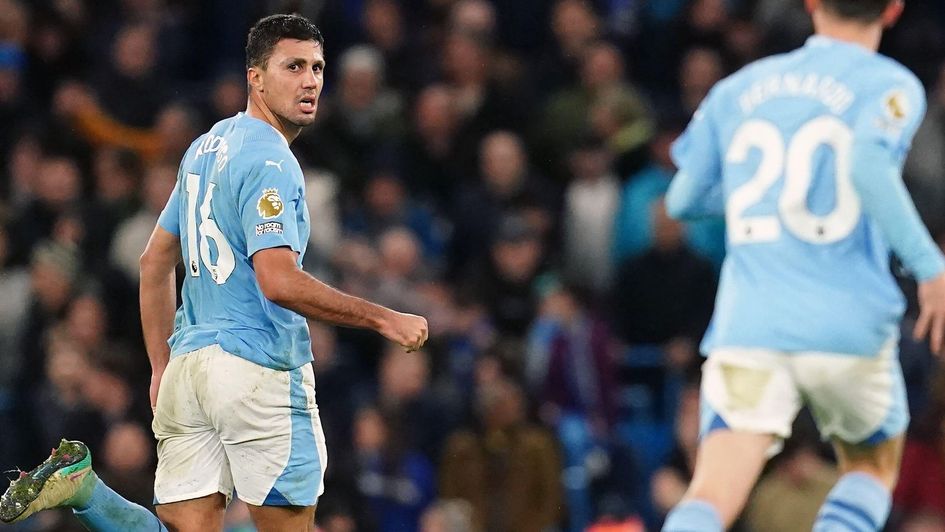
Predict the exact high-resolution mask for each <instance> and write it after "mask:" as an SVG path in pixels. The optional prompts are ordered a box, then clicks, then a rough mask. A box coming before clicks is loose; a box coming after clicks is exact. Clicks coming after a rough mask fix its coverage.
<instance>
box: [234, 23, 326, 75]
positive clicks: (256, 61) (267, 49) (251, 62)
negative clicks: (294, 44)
mask: <svg viewBox="0 0 945 532" xmlns="http://www.w3.org/2000/svg"><path fill="white" fill-rule="evenodd" d="M282 39H297V40H300V41H315V42H317V43H318V44H319V46H321V48H322V49H323V50H324V48H325V38H324V37H322V32H321V31H320V30H319V29H318V26H316V25H315V24H313V23H312V21H310V20H309V19H307V18H305V17H303V16H302V15H297V14H292V15H269V16H268V17H265V18H261V19H259V21H258V22H256V24H255V25H254V26H253V27H252V28H251V29H250V30H249V36H248V37H247V38H246V68H251V67H254V66H263V67H264V68H265V65H266V63H267V62H268V61H269V57H271V56H272V49H273V48H275V47H276V43H278V42H279V41H281V40H282Z"/></svg>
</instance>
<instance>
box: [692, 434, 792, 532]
mask: <svg viewBox="0 0 945 532" xmlns="http://www.w3.org/2000/svg"><path fill="white" fill-rule="evenodd" d="M775 441H776V437H775V436H773V435H771V434H752V433H747V432H739V431H733V430H728V429H722V430H716V431H713V432H712V433H710V434H709V435H708V436H706V437H705V438H704V439H703V440H702V442H700V444H699V452H698V455H697V458H696V468H695V471H694V472H693V475H692V482H691V483H690V484H689V490H688V491H687V492H686V498H687V499H699V500H702V501H706V502H709V503H711V504H712V505H713V506H714V507H715V508H716V509H717V510H718V511H719V514H720V516H721V518H722V521H723V523H724V524H725V526H726V527H727V526H729V525H731V524H732V522H733V521H735V518H736V517H738V514H739V513H741V511H742V508H743V507H744V506H745V502H746V501H747V500H748V495H749V494H750V493H751V490H752V488H753V487H754V485H755V482H757V480H758V476H759V475H760V474H761V471H762V469H763V468H764V466H765V463H766V462H767V461H768V456H769V454H770V453H769V450H770V449H771V447H772V445H773V444H774V443H775Z"/></svg>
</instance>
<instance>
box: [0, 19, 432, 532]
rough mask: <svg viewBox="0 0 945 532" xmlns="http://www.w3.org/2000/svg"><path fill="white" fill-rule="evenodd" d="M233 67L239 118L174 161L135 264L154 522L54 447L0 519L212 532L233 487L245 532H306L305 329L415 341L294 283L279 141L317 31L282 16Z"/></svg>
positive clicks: (302, 116) (295, 183) (316, 465)
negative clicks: (68, 517)
mask: <svg viewBox="0 0 945 532" xmlns="http://www.w3.org/2000/svg"><path fill="white" fill-rule="evenodd" d="M246 56H247V65H246V66H247V82H248V85H249V87H248V89H249V102H248V106H247V110H246V112H245V113H240V114H238V115H237V116H234V117H232V118H228V119H226V120H223V121H221V122H219V123H217V124H216V125H214V126H213V128H211V130H210V131H209V132H208V133H206V134H204V135H202V136H201V137H200V138H198V139H197V140H196V141H195V142H194V143H193V144H192V145H191V147H190V149H188V150H187V153H186V154H185V155H184V159H183V161H182V162H181V166H180V172H179V174H178V183H177V186H176V188H175V189H174V191H173V193H172V195H171V197H170V199H169V200H168V203H167V206H166V207H165V209H164V212H163V213H162V214H161V216H160V219H159V221H158V226H157V227H156V228H155V229H154V232H153V234H152V236H151V239H150V241H149V243H148V246H147V249H146V250H145V252H144V254H143V255H142V257H141V294H140V298H141V321H142V327H143V329H144V336H145V344H146V347H147V351H148V356H149V358H150V360H151V367H152V378H151V405H152V407H154V408H155V414H154V422H153V429H154V433H155V436H156V437H157V440H158V467H157V472H156V475H155V477H156V478H155V488H154V492H155V502H156V504H157V513H158V516H160V521H159V520H158V519H157V518H156V517H155V516H154V515H152V514H150V513H149V512H147V511H146V510H145V509H144V508H142V507H140V506H137V505H134V504H132V503H130V502H128V501H125V500H124V499H122V498H121V497H120V496H118V495H117V494H116V493H115V492H113V491H112V490H110V489H109V488H108V487H107V486H105V484H103V483H102V482H101V481H100V480H99V479H98V477H97V476H96V475H95V473H94V472H93V471H92V469H91V457H90V455H89V452H88V449H87V448H86V447H85V446H84V445H83V444H82V443H81V442H66V441H65V440H64V441H63V443H62V444H60V447H59V449H56V450H54V452H53V454H52V456H50V458H49V459H48V460H47V461H46V462H44V463H43V464H42V465H40V466H39V467H37V468H36V469H34V470H33V471H31V472H30V473H28V474H27V473H24V475H23V477H22V478H21V479H20V480H18V481H16V482H14V483H13V485H11V487H10V489H8V490H7V492H6V493H5V494H4V496H3V498H2V500H0V519H2V520H4V521H8V522H9V521H19V520H21V519H24V518H26V517H28V516H30V515H32V514H33V513H35V512H37V511H40V510H43V509H46V508H51V507H57V506H69V507H72V508H73V510H74V511H75V514H76V515H77V516H78V517H79V519H80V520H81V521H82V522H83V524H84V525H85V526H86V527H88V528H89V529H90V530H97V531H106V532H112V531H123V532H128V531H139V530H141V531H143V530H167V529H168V528H169V529H171V530H177V531H194V532H197V531H200V532H203V531H208V530H222V528H223V513H224V510H225V508H226V504H227V503H228V501H229V499H230V498H231V497H232V494H233V491H234V488H235V491H236V493H237V494H238V496H239V498H240V499H242V500H243V501H245V502H246V503H247V504H248V505H249V507H250V513H251V515H252V518H253V521H254V522H255V523H256V526H257V528H258V530H261V531H283V530H314V517H313V516H314V510H315V504H316V501H317V499H318V497H319V495H321V493H322V491H323V489H324V484H323V478H324V473H325V467H326V465H327V458H326V453H325V438H324V434H323V433H322V429H321V423H320V421H319V417H318V408H317V406H316V404H315V389H314V385H315V382H314V375H313V373H312V367H311V364H310V362H311V361H312V352H311V343H310V339H309V331H308V326H307V323H306V318H310V319H316V320H324V321H328V322H331V323H335V324H338V325H345V326H352V327H363V328H370V329H373V330H376V331H377V332H379V333H380V334H382V335H383V336H384V337H386V338H387V339H389V340H391V341H393V342H395V343H397V344H399V345H401V346H403V347H404V348H405V349H407V350H408V351H410V350H415V349H419V348H420V346H422V345H423V343H424V342H425V341H426V339H427V334H428V333H427V322H426V320H425V319H424V318H422V317H420V316H415V315H411V314H403V313H399V312H395V311H393V310H390V309H388V308H385V307H382V306H379V305H375V304H373V303H369V302H367V301H364V300H362V299H359V298H355V297H352V296H349V295H346V294H343V293H341V292H338V291H337V290H334V289H333V288H331V287H329V286H327V285H325V284H323V283H321V282H319V281H318V280H316V279H315V278H313V277H311V276H310V275H308V274H307V273H305V272H304V271H302V269H301V264H302V256H303V255H304V253H305V246H306V243H307V242H308V236H309V219H308V211H307V208H306V205H305V196H304V184H303V177H302V170H301V168H300V167H299V163H298V161H296V159H295V157H294V156H293V155H292V152H291V151H290V150H289V143H290V142H291V141H292V140H294V139H295V137H296V136H297V135H298V134H299V132H300V130H301V129H302V128H303V127H304V126H307V125H310V124H311V123H312V122H313V121H314V120H315V112H316V110H317V107H318V97H319V94H320V93H321V90H322V84H323V70H324V66H325V60H324V40H323V38H322V36H321V33H320V32H319V30H318V28H317V27H315V25H313V24H312V23H311V22H309V21H308V20H307V19H305V18H304V17H301V16H297V15H273V16H270V17H266V18H264V19H262V20H260V21H259V22H258V23H257V24H256V25H255V26H254V27H253V28H252V29H251V30H250V33H249V38H248V44H247V46H246ZM181 260H183V262H184V265H185V269H186V274H185V278H184V284H183V289H182V300H183V304H182V305H181V307H180V308H179V309H177V311H176V315H175V309H174V307H175V303H176V294H175V286H176V283H175V273H174V272H175V268H176V266H177V264H178V263H179V262H181ZM165 525H166V527H167V528H165Z"/></svg>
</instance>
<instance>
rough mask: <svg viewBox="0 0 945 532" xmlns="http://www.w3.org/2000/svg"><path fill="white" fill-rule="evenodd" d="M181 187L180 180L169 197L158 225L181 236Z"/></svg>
mask: <svg viewBox="0 0 945 532" xmlns="http://www.w3.org/2000/svg"><path fill="white" fill-rule="evenodd" d="M180 187H181V182H180V181H178V182H177V185H175V186H174V189H173V190H172V191H171V196H170V197H169V198H167V205H165V206H164V210H163V211H161V215H160V216H159V217H158V225H160V226H161V227H162V228H163V229H164V230H165V231H167V232H168V233H171V234H173V235H177V236H180Z"/></svg>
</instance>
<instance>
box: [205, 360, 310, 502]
mask: <svg viewBox="0 0 945 532" xmlns="http://www.w3.org/2000/svg"><path fill="white" fill-rule="evenodd" d="M211 373H212V375H211V377H210V378H209V379H208V380H209V381H210V383H211V384H210V392H211V393H208V394H207V404H208V405H209V406H208V407H207V408H208V410H209V411H210V412H211V417H212V418H213V420H214V426H215V427H216V429H217V432H218V433H219V434H220V439H221V441H222V442H223V446H224V449H225V451H226V455H227V459H228V461H229V466H230V467H229V469H230V473H231V474H232V478H233V483H234V485H235V488H236V493H237V496H238V497H239V498H240V499H241V500H243V501H244V502H246V503H247V504H250V505H255V506H299V507H305V506H314V505H315V504H316V502H317V500H318V496H319V495H321V493H322V491H323V490H324V483H323V478H324V471H325V467H326V465H327V455H326V452H325V437H324V433H323V432H322V428H321V421H320V420H319V416H318V407H317V406H316V404H315V377H314V374H313V373H312V367H311V365H309V364H306V365H304V366H302V367H300V368H296V369H293V370H290V371H279V370H274V369H271V368H266V367H263V366H259V365H258V364H254V363H252V362H250V361H247V360H245V359H242V358H239V357H236V356H234V355H231V354H229V353H226V352H224V351H222V350H220V351H219V352H218V353H217V354H216V356H215V359H214V365H213V369H212V371H211Z"/></svg>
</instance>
